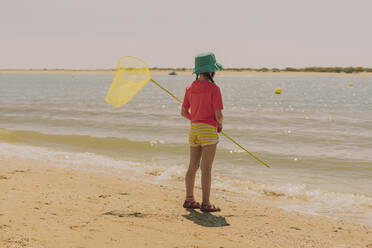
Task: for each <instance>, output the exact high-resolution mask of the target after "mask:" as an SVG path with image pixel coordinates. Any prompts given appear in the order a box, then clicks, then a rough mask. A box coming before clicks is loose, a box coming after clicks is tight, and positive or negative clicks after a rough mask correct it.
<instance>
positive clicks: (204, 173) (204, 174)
mask: <svg viewBox="0 0 372 248" xmlns="http://www.w3.org/2000/svg"><path fill="white" fill-rule="evenodd" d="M216 148H217V144H214V145H206V146H203V147H202V155H201V165H200V169H201V185H202V190H203V203H204V204H208V205H209V204H210V202H209V196H210V193H211V182H212V164H213V160H214V155H215V154H216Z"/></svg>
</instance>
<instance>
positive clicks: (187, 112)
mask: <svg viewBox="0 0 372 248" xmlns="http://www.w3.org/2000/svg"><path fill="white" fill-rule="evenodd" d="M181 115H182V116H183V117H185V118H186V119H188V120H190V119H191V117H190V113H189V110H186V109H185V108H184V107H182V109H181Z"/></svg>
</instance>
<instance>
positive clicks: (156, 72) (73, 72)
mask: <svg viewBox="0 0 372 248" xmlns="http://www.w3.org/2000/svg"><path fill="white" fill-rule="evenodd" d="M115 72H116V71H113V70H99V69H98V70H68V69H65V70H64V69H61V70H49V69H48V70H38V69H35V70H12V69H9V70H0V74H71V75H78V74H99V75H114V74H115ZM170 72H173V70H159V69H155V70H151V74H152V75H168V74H169V73H170ZM175 72H176V73H177V74H178V75H191V74H192V71H191V70H189V69H188V70H185V71H175ZM218 74H219V75H242V76H243V75H248V76H249V75H251V76H350V77H372V73H370V72H361V73H351V74H350V73H349V74H348V73H333V72H287V71H281V72H271V71H268V72H257V71H247V70H246V71H231V70H222V71H219V72H218Z"/></svg>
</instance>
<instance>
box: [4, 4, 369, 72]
mask: <svg viewBox="0 0 372 248" xmlns="http://www.w3.org/2000/svg"><path fill="white" fill-rule="evenodd" d="M371 26H372V1H371V0H353V1H352V0H311V1H309V0H271V1H265V0H252V1H250V0H245V1H244V0H235V1H234V0H223V1H222V0H213V1H212V0H204V1H203V0H184V1H177V0H156V1H155V0H152V1H150V0H149V1H140V0H134V1H127V0H122V1H114V0H105V1H103V0H89V1H82V0H60V1H53V0H32V1H31V0H1V5H0V68H2V69H4V68H82V69H84V68H92V69H93V68H114V67H115V66H116V63H117V60H118V59H119V58H120V57H122V56H125V55H131V56H136V57H139V58H141V59H142V60H144V61H145V62H146V63H147V64H148V65H149V66H151V67H152V66H158V67H190V68H191V67H192V66H193V60H194V56H195V55H196V54H197V53H199V52H205V51H213V52H214V53H215V54H216V57H217V60H219V62H220V63H221V64H222V65H224V66H225V67H262V66H267V67H279V68H283V67H287V66H293V67H304V66H311V65H314V66H366V67H372V32H371Z"/></svg>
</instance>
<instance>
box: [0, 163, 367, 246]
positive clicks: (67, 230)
mask: <svg viewBox="0 0 372 248" xmlns="http://www.w3.org/2000/svg"><path fill="white" fill-rule="evenodd" d="M0 188H1V204H0V247H4V248H8V247H9V248H11V247H35V248H36V247H200V248H202V247H317V248H318V247H335V248H336V247H343V248H344V247H345V248H346V247H368V248H369V247H372V228H371V227H367V226H363V225H358V224H354V223H349V222H346V221H342V220H334V219H330V218H327V217H321V216H312V215H306V214H301V213H298V212H291V211H286V210H282V209H279V208H275V207H270V206H266V205H264V204H261V203H259V202H256V201H254V200H250V199H246V200H244V201H242V200H241V201H237V200H232V199H227V198H225V197H216V196H213V200H214V201H215V203H216V204H218V205H219V206H220V207H221V208H222V212H220V213H213V214H206V213H201V212H200V211H198V210H195V211H194V210H185V209H183V208H182V203H183V199H184V192H183V190H179V189H176V188H173V187H170V186H165V185H154V184H149V183H143V182H138V181H134V180H129V179H125V178H122V177H120V176H117V175H110V174H107V173H105V174H103V173H96V172H91V171H81V170H76V169H71V168H67V167H58V166H51V165H50V164H47V163H40V162H37V161H32V160H22V159H14V158H13V159H12V158H4V157H2V158H1V159H0ZM197 196H198V198H200V189H198V190H197Z"/></svg>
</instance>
